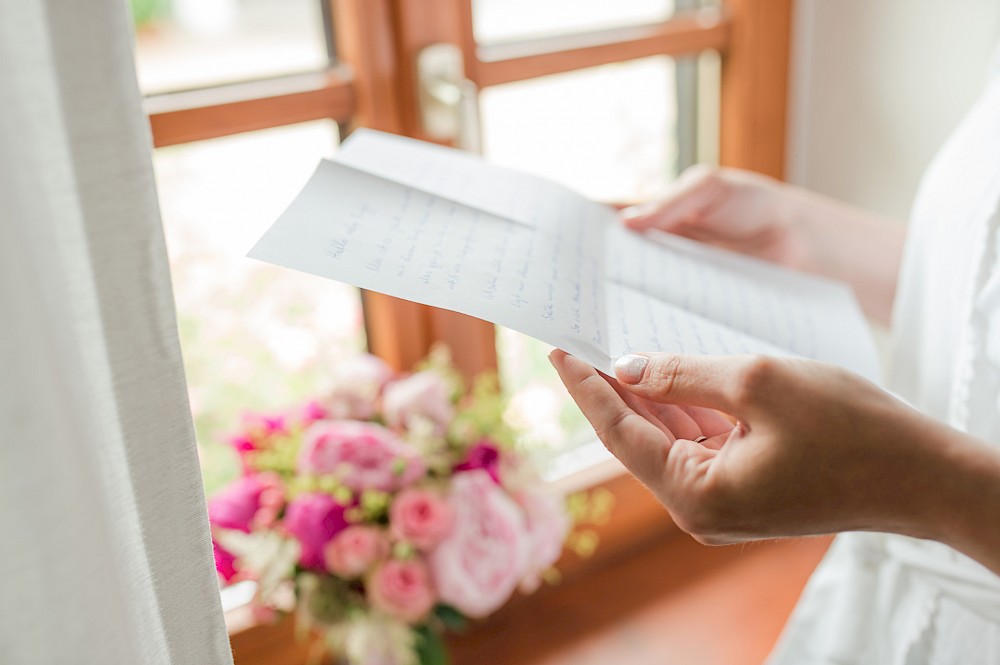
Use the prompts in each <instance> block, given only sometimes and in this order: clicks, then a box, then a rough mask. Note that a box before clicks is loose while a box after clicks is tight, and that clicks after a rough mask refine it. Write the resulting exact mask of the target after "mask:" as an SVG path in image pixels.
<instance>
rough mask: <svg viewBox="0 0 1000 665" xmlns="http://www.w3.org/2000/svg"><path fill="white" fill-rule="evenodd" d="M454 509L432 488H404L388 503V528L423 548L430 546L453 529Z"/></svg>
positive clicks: (400, 537)
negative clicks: (431, 489) (390, 503)
mask: <svg viewBox="0 0 1000 665" xmlns="http://www.w3.org/2000/svg"><path fill="white" fill-rule="evenodd" d="M454 521H455V511H454V510H452V507H451V504H449V503H448V502H447V501H445V500H444V499H442V498H441V497H440V496H439V495H437V494H436V493H434V492H431V491H430V490H424V489H417V488H410V489H406V490H403V491H402V492H400V493H399V495H398V496H397V497H396V498H395V500H393V502H392V505H391V506H390V507H389V530H390V531H391V532H392V535H394V536H396V538H398V539H400V540H405V541H407V542H408V543H410V544H412V545H413V546H414V547H416V548H418V549H421V550H425V551H426V550H430V549H431V548H433V547H434V546H435V545H437V544H438V543H439V542H441V540H442V539H443V538H444V537H445V536H447V535H448V534H449V533H451V529H452V525H453V523H454Z"/></svg>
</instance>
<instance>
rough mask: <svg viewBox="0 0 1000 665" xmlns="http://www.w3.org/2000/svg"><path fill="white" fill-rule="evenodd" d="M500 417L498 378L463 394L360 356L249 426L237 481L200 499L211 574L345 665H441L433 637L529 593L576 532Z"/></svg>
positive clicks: (447, 372) (433, 374)
mask: <svg viewBox="0 0 1000 665" xmlns="http://www.w3.org/2000/svg"><path fill="white" fill-rule="evenodd" d="M503 411H504V403H503V400H502V398H501V396H500V393H499V391H498V389H497V386H496V381H495V380H492V381H490V380H481V381H480V382H479V383H478V384H477V386H476V388H475V389H474V390H473V391H472V393H471V394H468V395H465V394H463V391H462V389H461V386H460V381H458V380H457V378H456V375H455V373H454V371H453V370H451V369H450V368H449V366H448V365H447V364H446V363H444V362H437V363H436V364H434V363H432V364H430V365H429V366H427V367H426V368H424V369H423V370H422V371H418V372H416V373H415V374H412V375H409V376H405V377H401V378H397V377H395V376H394V375H393V372H392V371H391V370H390V369H389V367H388V366H387V365H385V363H383V362H382V361H381V360H379V359H378V358H375V357H374V356H360V357H357V358H354V359H351V360H350V361H348V362H345V363H343V364H342V366H341V367H339V368H338V372H337V376H336V378H335V384H334V387H333V389H332V390H331V391H329V392H328V394H326V395H324V396H323V397H322V398H320V399H317V400H315V401H311V402H309V403H308V404H306V405H305V406H303V407H301V408H298V409H295V410H293V411H290V412H288V413H285V414H280V415H259V414H251V415H248V416H246V417H245V422H244V426H243V428H242V429H241V430H240V431H239V432H238V433H237V434H236V435H235V436H233V437H232V439H231V443H232V444H233V445H234V447H235V448H236V450H237V452H238V453H239V455H240V459H241V461H242V474H241V476H240V477H239V478H238V479H237V480H236V481H235V482H233V483H232V484H230V485H229V486H227V487H226V488H224V489H223V490H221V491H220V492H218V493H217V494H216V495H214V496H213V497H212V498H211V499H210V500H209V506H208V512H209V520H210V522H211V524H212V533H213V544H214V547H215V562H216V568H217V570H218V572H219V575H220V576H221V578H222V579H223V580H225V581H226V582H232V581H236V580H241V579H252V580H254V581H255V582H256V583H257V590H256V593H255V597H254V599H253V601H252V603H253V607H254V608H255V611H257V612H258V613H271V614H273V613H275V612H281V613H294V614H295V616H296V620H297V623H298V625H300V626H303V627H306V628H307V629H311V630H314V631H318V632H319V633H321V634H322V636H323V640H322V644H323V645H324V648H325V649H327V650H328V651H329V652H330V653H331V654H332V655H333V656H334V658H335V659H337V660H338V661H339V662H343V663H349V664H350V665H374V664H376V663H377V664H379V665H416V664H417V663H421V664H429V663H441V662H444V661H445V657H444V653H445V652H444V649H443V647H442V643H441V641H440V633H441V631H442V629H443V628H445V627H454V626H455V625H457V624H460V623H461V622H463V621H464V620H465V619H466V618H482V617H485V616H487V615H489V614H490V613H491V612H493V611H494V610H496V609H497V608H499V607H500V606H501V605H503V604H504V603H505V602H506V601H507V599H508V598H510V596H511V595H512V594H513V593H514V591H515V590H516V589H518V588H520V589H521V590H523V591H525V592H530V591H532V590H534V589H535V588H536V587H537V586H538V585H539V583H540V581H541V580H542V579H543V577H544V576H545V575H546V573H547V571H549V570H550V569H551V567H552V565H553V564H554V563H555V561H556V559H558V558H559V556H560V553H561V551H562V546H563V542H564V540H565V539H566V537H567V535H568V533H569V531H570V526H571V520H570V518H569V513H568V512H567V509H566V505H565V502H564V500H563V499H562V498H561V497H558V496H554V495H553V494H551V493H550V491H549V490H548V488H547V487H546V486H545V485H544V484H543V483H542V482H541V480H540V478H539V476H538V475H537V473H536V472H535V471H534V470H533V469H532V466H531V464H530V463H529V462H528V460H527V459H526V458H525V457H524V456H523V455H520V454H518V453H517V452H516V450H515V448H514V446H513V442H514V432H512V431H511V430H510V428H509V427H508V426H507V425H505V424H504V421H503Z"/></svg>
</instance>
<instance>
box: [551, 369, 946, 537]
mask: <svg viewBox="0 0 1000 665" xmlns="http://www.w3.org/2000/svg"><path fill="white" fill-rule="evenodd" d="M550 358H551V360H552V363H553V364H554V365H555V367H556V369H557V370H558V372H559V375H560V377H561V378H562V381H563V383H565V384H566V387H567V388H568V389H569V392H570V394H571V395H572V396H573V399H574V400H576V402H577V404H578V405H579V406H580V408H581V409H582V410H583V412H584V414H585V415H586V416H587V418H588V419H589V420H590V423H591V424H592V425H593V427H594V429H595V431H596V432H597V435H598V436H599V437H600V438H601V440H602V441H603V442H604V444H605V445H606V446H607V447H608V449H609V450H610V451H611V452H612V453H613V454H614V455H615V456H616V457H618V458H619V459H620V460H621V461H622V462H623V463H624V464H625V466H626V467H627V468H628V469H629V470H630V471H631V472H632V473H633V474H634V475H635V476H636V477H637V478H638V479H639V480H640V481H642V482H643V483H644V484H645V485H646V486H647V487H649V489H650V490H652V491H653V493H654V494H655V495H656V497H657V498H658V499H659V500H660V502H661V503H663V505H664V506H665V507H666V508H667V510H668V511H669V512H670V513H671V515H672V516H673V518H674V521H675V522H676V523H677V524H678V525H679V526H680V527H681V528H682V529H684V530H685V531H687V532H689V533H691V534H692V535H694V536H695V537H696V538H697V539H698V540H700V541H702V542H706V543H729V542H737V541H742V540H750V539H759V538H770V537H780V536H795V535H805V534H819V533H830V532H836V531H845V530H878V531H893V532H897V533H904V534H907V535H914V536H920V537H938V536H940V535H941V534H940V533H939V530H940V527H941V521H942V520H946V519H947V516H946V515H942V514H941V506H942V501H943V499H944V496H943V495H942V492H941V490H942V488H943V487H947V483H948V482H949V480H948V478H947V477H946V476H945V477H942V459H941V454H942V451H941V450H940V446H938V445H936V444H935V442H937V441H940V440H941V438H942V437H943V436H944V435H946V433H947V432H948V431H950V430H948V428H946V427H945V426H944V425H941V424H940V423H937V422H936V421H934V420H932V419H930V418H927V417H926V416H923V415H922V414H920V413H918V412H917V411H914V410H913V409H910V408H909V407H907V406H906V405H904V404H902V403H901V402H899V401H898V400H896V399H895V398H893V397H892V396H890V395H889V394H888V393H886V392H884V391H882V390H880V389H879V388H877V387H876V386H874V385H873V384H871V383H869V382H867V381H865V380H864V379H862V378H860V377H857V376H855V375H853V374H851V373H849V372H846V371H844V370H841V369H838V368H836V367H833V366H830V365H825V364H822V363H818V362H813V361H808V360H799V359H780V358H770V357H759V356H733V357H709V356H686V355H675V354H663V353H652V354H642V355H633V356H626V357H625V358H623V359H621V360H620V361H619V363H618V365H617V376H618V378H617V380H616V379H613V378H610V377H606V376H604V375H602V374H600V373H598V372H597V371H596V370H594V369H593V368H592V367H590V366H589V365H587V364H586V363H584V362H582V361H581V360H579V359H576V358H574V357H572V356H569V355H567V354H565V353H564V352H562V351H554V352H553V353H552V355H551V356H550ZM721 413H725V414H728V416H729V417H730V418H732V419H731V420H730V419H728V418H727V417H723V416H722V415H721ZM734 422H735V424H734Z"/></svg>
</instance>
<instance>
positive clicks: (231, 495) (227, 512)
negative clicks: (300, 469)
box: [208, 475, 270, 533]
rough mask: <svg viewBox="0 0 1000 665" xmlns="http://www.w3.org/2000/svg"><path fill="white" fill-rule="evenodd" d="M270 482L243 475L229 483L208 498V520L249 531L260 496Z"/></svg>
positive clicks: (223, 526) (230, 527)
mask: <svg viewBox="0 0 1000 665" xmlns="http://www.w3.org/2000/svg"><path fill="white" fill-rule="evenodd" d="M268 487H270V483H268V482H267V481H266V480H265V479H263V478H261V477H260V476H257V475H253V476H244V477H242V478H239V479H237V480H235V481H234V482H232V483H230V484H229V485H227V486H226V487H224V488H223V489H222V490H220V491H219V492H216V494H215V495H214V496H212V498H211V499H209V500H208V521H209V522H211V523H212V525H213V526H217V527H221V528H223V529H236V530H237V531H243V532H244V533H250V526H251V524H252V523H253V519H254V516H255V515H256V514H257V511H258V510H259V509H260V497H261V493H262V492H264V490H266V489H267V488H268Z"/></svg>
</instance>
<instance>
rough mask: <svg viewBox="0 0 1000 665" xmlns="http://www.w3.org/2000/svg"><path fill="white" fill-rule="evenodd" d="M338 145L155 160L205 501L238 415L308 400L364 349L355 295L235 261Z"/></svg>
mask: <svg viewBox="0 0 1000 665" xmlns="http://www.w3.org/2000/svg"><path fill="white" fill-rule="evenodd" d="M337 142H338V132H337V126H336V124H334V123H332V122H329V121H320V122H315V123H306V124H302V125H296V126H292V127H285V128H280V129H272V130H267V131H263V132H255V133H251V134H243V135H239V136H232V137H227V138H224V139H216V140H213V141H205V142H201V143H193V144H189V145H185V146H176V147H171V148H162V149H160V150H157V151H156V152H155V154H154V164H155V168H156V179H157V185H158V188H159V194H160V207H161V210H162V214H163V226H164V230H165V233H166V236H167V247H168V251H169V255H170V265H171V272H172V278H173V284H174V297H175V299H176V302H177V316H178V325H179V328H180V334H181V348H182V350H183V352H184V364H185V368H186V370H187V379H188V388H189V392H190V397H191V409H192V412H193V414H194V420H195V427H196V430H197V434H198V443H199V451H200V453H201V457H202V468H203V470H204V473H205V486H206V490H207V491H208V492H209V493H211V492H212V491H213V490H215V489H217V488H218V487H220V486H221V485H222V484H224V483H225V482H226V481H227V480H228V479H229V478H231V477H232V476H233V475H234V474H235V472H236V468H237V467H236V465H237V460H236V456H235V454H234V453H233V452H232V450H231V449H230V448H229V446H228V445H227V444H226V443H225V434H226V433H227V432H229V431H232V430H233V429H235V428H236V427H237V426H238V425H239V421H240V417H241V414H242V413H244V412H246V411H249V410H254V411H257V410H271V409H281V408H285V407H290V406H292V405H294V404H296V403H298V402H299V401H300V400H303V399H307V398H309V397H311V396H314V395H315V394H316V393H317V392H320V391H321V390H323V388H324V387H326V385H325V383H324V382H325V381H327V380H328V378H329V374H330V371H329V368H330V367H331V365H333V364H334V363H335V362H337V361H338V360H339V359H341V358H344V357H346V356H349V355H353V354H355V353H357V352H359V351H361V350H363V349H364V347H365V337H364V328H363V323H362V315H361V303H360V294H359V292H358V290H357V289H355V288H353V287H350V286H347V285H345V284H340V283H337V282H333V281H330V280H327V279H322V278H320V277H314V276H312V275H306V274H301V273H296V272H293V271H290V270H286V269H282V268H278V267H276V266H271V265H267V264H263V263H259V262H257V261H254V260H252V259H248V258H246V257H245V256H244V255H245V253H246V252H247V250H248V249H249V248H250V246H251V245H252V244H253V242H254V241H255V240H256V239H257V238H258V237H259V236H260V235H261V234H262V233H263V232H264V231H265V230H266V229H267V227H268V226H269V225H270V223H271V222H272V221H274V219H275V218H276V217H277V216H278V214H279V213H280V212H281V211H282V209H283V208H284V207H285V206H286V205H287V204H288V203H289V202H290V201H291V200H292V198H293V197H294V195H295V194H296V193H297V191H298V189H299V188H300V187H301V186H302V185H303V184H304V183H305V181H306V179H307V178H308V177H309V175H310V174H311V172H312V169H313V167H314V166H315V165H316V162H317V161H318V160H319V158H320V157H321V156H323V155H324V154H328V153H330V152H332V151H333V150H334V148H335V146H336V145H337Z"/></svg>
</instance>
